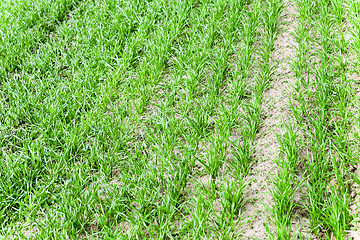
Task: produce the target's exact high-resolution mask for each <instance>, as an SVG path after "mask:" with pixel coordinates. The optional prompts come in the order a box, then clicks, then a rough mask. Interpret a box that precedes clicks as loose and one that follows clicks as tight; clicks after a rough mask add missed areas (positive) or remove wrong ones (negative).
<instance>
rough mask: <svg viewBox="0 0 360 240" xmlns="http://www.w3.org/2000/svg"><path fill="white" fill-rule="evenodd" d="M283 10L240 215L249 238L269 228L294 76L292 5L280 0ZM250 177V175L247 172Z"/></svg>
mask: <svg viewBox="0 0 360 240" xmlns="http://www.w3.org/2000/svg"><path fill="white" fill-rule="evenodd" d="M283 3H284V9H283V14H282V16H281V19H280V24H281V25H280V32H279V35H278V37H277V40H276V41H275V50H274V52H273V60H274V64H276V65H277V69H276V70H275V76H274V78H273V81H272V84H271V87H270V89H268V90H267V91H266V92H265V94H264V105H263V114H264V119H263V122H262V123H263V125H262V127H261V129H260V131H259V134H258V137H257V139H256V140H255V154H254V155H255V156H254V157H255V159H256V160H257V161H258V162H257V163H256V164H255V165H254V167H253V169H252V174H253V176H256V178H254V181H253V183H252V184H251V188H250V191H249V193H248V194H249V198H250V199H251V201H250V202H249V203H248V204H247V205H246V206H245V213H244V217H245V218H247V219H248V221H247V224H246V225H245V226H244V229H243V231H244V234H243V236H244V237H246V238H249V239H265V238H266V237H267V235H268V234H267V231H266V228H265V225H266V222H267V223H268V224H269V226H270V229H271V222H270V220H269V212H268V211H266V206H268V207H271V205H272V204H273V200H272V197H271V194H270V188H271V175H273V174H276V171H277V167H276V163H275V160H276V158H277V157H278V156H279V152H280V144H279V142H278V141H277V135H278V134H280V135H281V134H282V133H284V131H285V128H284V124H285V123H287V122H288V121H290V120H289V119H290V118H289V117H290V114H291V112H290V110H289V107H288V106H289V103H290V101H291V88H292V85H293V84H295V82H296V79H295V77H294V76H293V75H292V72H291V65H290V63H291V61H292V59H294V58H295V55H296V49H295V44H296V42H295V40H294V38H293V36H292V35H291V34H292V33H294V32H295V30H296V14H297V11H296V7H295V5H294V3H292V2H291V1H289V0H284V1H283ZM250 177H252V176H250Z"/></svg>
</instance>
